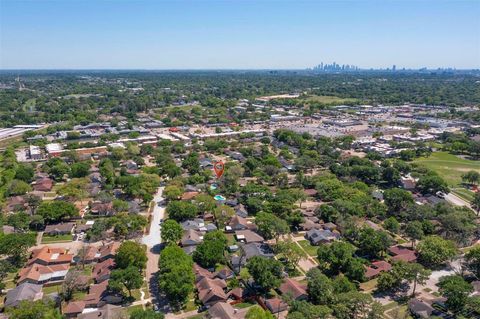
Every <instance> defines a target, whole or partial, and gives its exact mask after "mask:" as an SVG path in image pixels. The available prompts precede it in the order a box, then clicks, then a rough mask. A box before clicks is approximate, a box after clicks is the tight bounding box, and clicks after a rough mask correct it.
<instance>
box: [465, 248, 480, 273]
mask: <svg viewBox="0 0 480 319" xmlns="http://www.w3.org/2000/svg"><path fill="white" fill-rule="evenodd" d="M464 265H465V267H466V268H467V269H468V270H469V271H471V272H472V273H473V274H474V275H475V276H476V277H477V278H480V246H475V247H473V248H472V249H470V250H469V251H468V252H467V253H466V254H465V262H464Z"/></svg>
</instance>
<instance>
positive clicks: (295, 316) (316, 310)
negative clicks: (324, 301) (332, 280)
mask: <svg viewBox="0 0 480 319" xmlns="http://www.w3.org/2000/svg"><path fill="white" fill-rule="evenodd" d="M331 314H332V310H331V309H330V308H329V307H327V306H317V305H313V304H311V303H309V302H307V301H305V300H302V301H295V300H293V301H291V302H290V309H289V310H288V315H287V319H327V318H331Z"/></svg>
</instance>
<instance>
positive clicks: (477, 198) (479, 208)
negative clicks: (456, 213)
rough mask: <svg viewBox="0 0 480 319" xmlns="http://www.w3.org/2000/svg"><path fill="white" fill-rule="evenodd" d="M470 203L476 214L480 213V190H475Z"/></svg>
mask: <svg viewBox="0 0 480 319" xmlns="http://www.w3.org/2000/svg"><path fill="white" fill-rule="evenodd" d="M471 205H472V208H473V209H474V210H475V211H476V212H477V216H478V215H480V192H476V193H475V195H473V199H472V203H471Z"/></svg>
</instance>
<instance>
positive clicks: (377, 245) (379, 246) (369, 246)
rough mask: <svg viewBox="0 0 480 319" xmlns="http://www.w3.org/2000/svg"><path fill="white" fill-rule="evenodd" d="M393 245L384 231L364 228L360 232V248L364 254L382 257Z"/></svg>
mask: <svg viewBox="0 0 480 319" xmlns="http://www.w3.org/2000/svg"><path fill="white" fill-rule="evenodd" d="M391 244H392V239H391V238H390V236H389V235H388V234H387V233H386V232H384V231H376V230H374V229H373V228H370V227H364V228H362V229H361V230H360V232H359V236H358V247H359V249H360V250H361V251H363V252H364V253H366V254H368V255H370V256H373V257H377V258H378V257H381V256H382V255H383V254H384V253H385V251H386V250H387V249H388V247H390V245H391Z"/></svg>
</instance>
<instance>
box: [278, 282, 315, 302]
mask: <svg viewBox="0 0 480 319" xmlns="http://www.w3.org/2000/svg"><path fill="white" fill-rule="evenodd" d="M279 290H280V292H281V293H282V295H289V296H290V297H291V298H293V299H294V300H307V299H308V293H307V287H306V286H305V285H302V284H301V283H299V282H298V281H296V280H294V279H291V278H285V279H284V280H283V283H282V284H281V285H280V288H279Z"/></svg>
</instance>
